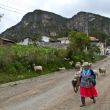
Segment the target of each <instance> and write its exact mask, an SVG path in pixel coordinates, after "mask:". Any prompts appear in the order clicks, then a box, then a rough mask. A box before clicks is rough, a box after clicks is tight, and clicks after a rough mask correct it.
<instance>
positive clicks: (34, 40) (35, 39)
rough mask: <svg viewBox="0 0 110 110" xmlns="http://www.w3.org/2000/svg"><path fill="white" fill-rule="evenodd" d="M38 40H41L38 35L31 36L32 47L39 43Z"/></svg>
mask: <svg viewBox="0 0 110 110" xmlns="http://www.w3.org/2000/svg"><path fill="white" fill-rule="evenodd" d="M40 40H41V36H40V35H33V36H32V41H33V43H34V45H36V42H37V41H40Z"/></svg>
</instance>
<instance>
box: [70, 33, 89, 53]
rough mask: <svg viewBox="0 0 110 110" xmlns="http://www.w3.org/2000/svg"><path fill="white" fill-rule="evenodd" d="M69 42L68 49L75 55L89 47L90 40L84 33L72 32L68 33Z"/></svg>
mask: <svg viewBox="0 0 110 110" xmlns="http://www.w3.org/2000/svg"><path fill="white" fill-rule="evenodd" d="M69 41H70V44H69V48H71V50H73V51H74V52H75V53H81V52H84V50H85V49H86V47H87V46H88V45H89V41H90V40H89V37H88V36H87V35H86V34H85V33H82V32H76V31H72V32H70V33H69Z"/></svg>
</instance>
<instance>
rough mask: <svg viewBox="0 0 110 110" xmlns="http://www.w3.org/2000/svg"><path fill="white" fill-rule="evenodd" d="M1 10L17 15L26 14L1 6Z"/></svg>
mask: <svg viewBox="0 0 110 110" xmlns="http://www.w3.org/2000/svg"><path fill="white" fill-rule="evenodd" d="M0 8H1V9H4V10H7V11H11V12H15V13H18V14H24V13H21V12H18V11H15V10H10V9H7V8H4V7H1V6H0Z"/></svg>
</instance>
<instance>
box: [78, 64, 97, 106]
mask: <svg viewBox="0 0 110 110" xmlns="http://www.w3.org/2000/svg"><path fill="white" fill-rule="evenodd" d="M82 66H83V69H82V71H81V74H80V96H81V102H82V104H81V105H80V107H83V106H85V105H86V104H85V98H86V97H90V98H91V99H92V100H93V103H96V100H95V97H97V96H98V94H97V91H96V89H95V85H96V81H95V79H96V76H95V74H94V72H93V70H92V69H90V67H89V63H88V62H84V63H83V65H82Z"/></svg>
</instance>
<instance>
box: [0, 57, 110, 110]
mask: <svg viewBox="0 0 110 110" xmlns="http://www.w3.org/2000/svg"><path fill="white" fill-rule="evenodd" d="M101 66H104V67H106V69H107V75H105V76H101V75H100V76H99V78H98V79H97V86H96V88H97V90H98V93H99V97H97V102H96V104H93V103H92V100H91V99H89V98H87V99H86V106H85V107H83V108H80V107H79V105H80V96H79V93H77V94H76V93H74V91H73V88H72V85H71V80H72V77H73V74H74V73H75V70H68V71H60V72H56V73H55V74H51V75H47V76H40V77H38V78H33V79H31V80H27V81H24V82H23V83H22V82H21V83H19V84H17V85H10V86H6V85H5V86H3V85H0V110H83V109H84V110H85V109H86V110H110V75H109V73H110V57H108V58H106V59H104V60H103V61H100V62H97V63H96V64H94V68H96V69H97V68H99V67H101Z"/></svg>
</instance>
